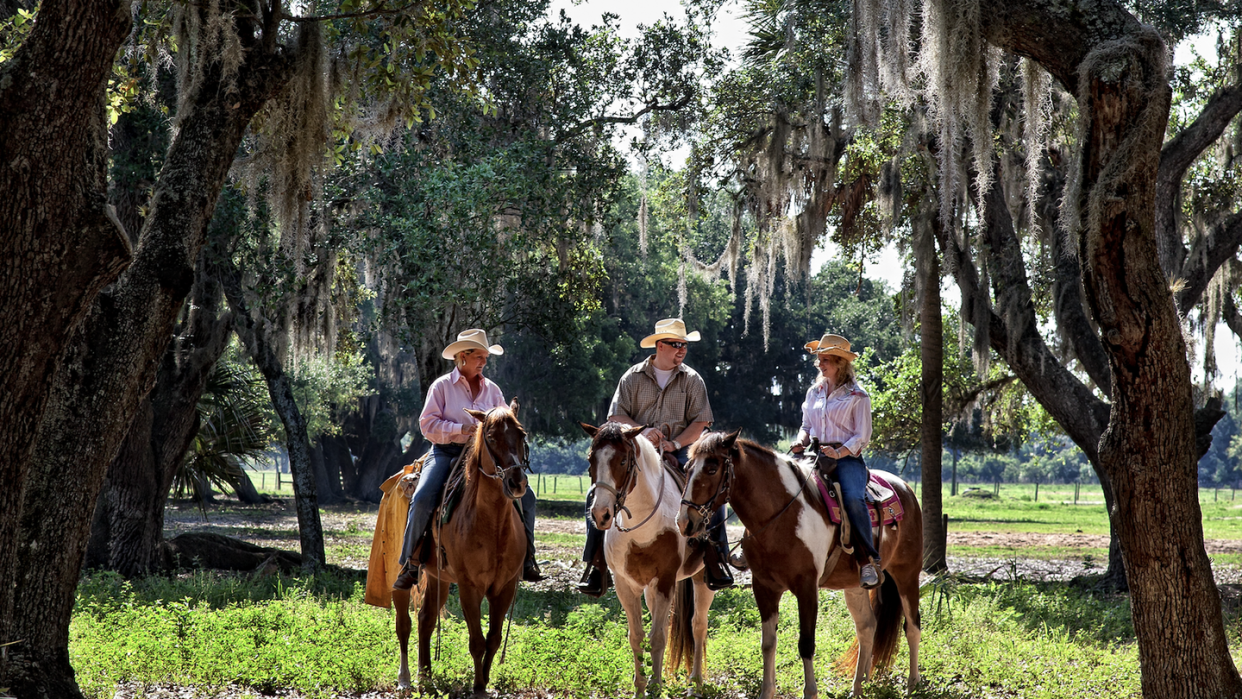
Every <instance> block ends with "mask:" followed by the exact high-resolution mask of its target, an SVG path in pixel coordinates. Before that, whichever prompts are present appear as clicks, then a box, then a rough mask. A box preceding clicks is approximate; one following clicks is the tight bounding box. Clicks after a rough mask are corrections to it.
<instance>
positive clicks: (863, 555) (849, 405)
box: [793, 335, 880, 589]
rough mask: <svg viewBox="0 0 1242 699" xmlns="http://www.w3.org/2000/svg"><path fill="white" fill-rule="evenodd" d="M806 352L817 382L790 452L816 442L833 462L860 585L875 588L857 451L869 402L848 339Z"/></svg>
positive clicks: (827, 339)
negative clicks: (858, 564)
mask: <svg viewBox="0 0 1242 699" xmlns="http://www.w3.org/2000/svg"><path fill="white" fill-rule="evenodd" d="M806 349H807V351H809V352H810V353H811V354H814V355H815V356H816V357H817V363H818V366H819V374H820V377H819V380H818V381H816V382H815V384H814V385H813V386H811V388H810V389H809V390H807V392H806V402H804V403H803V404H802V429H800V430H799V431H798V439H797V440H796V441H795V444H794V446H793V451H794V452H795V453H799V454H800V453H802V451H803V449H805V448H806V446H807V445H808V444H810V442H811V439H812V438H818V439H819V443H820V445H821V447H820V449H821V450H822V452H823V454H824V455H825V456H829V457H832V458H834V459H836V460H837V471H836V478H837V480H838V481H839V482H840V483H841V495H842V498H843V499H844V500H845V502H844V503H842V504H843V506H844V510H845V513H846V515H847V516H848V517H849V518H850V524H851V525H852V527H853V531H854V532H855V535H854V544H855V547H856V548H857V549H858V551H857V552H856V555H858V556H859V560H860V562H861V563H862V564H863V565H862V569H861V571H860V572H859V584H860V585H861V586H862V587H863V588H866V589H871V588H873V587H875V586H877V585H879V584H880V574H879V571H880V552H879V551H877V550H876V548H875V543H874V541H873V540H872V537H871V515H870V513H868V512H867V501H866V490H867V466H866V464H864V463H863V460H862V458H861V457H862V451H863V449H864V448H866V446H867V443H868V442H870V441H871V398H870V396H868V395H867V392H866V391H864V390H863V389H862V388H861V387H860V386H859V385H858V382H857V380H856V379H855V377H854V360H855V359H857V358H858V355H857V354H856V353H854V352H851V351H850V341H849V340H847V339H845V338H844V337H841V336H840V335H824V336H823V337H822V338H820V339H819V340H815V341H812V342H808V343H807V344H806Z"/></svg>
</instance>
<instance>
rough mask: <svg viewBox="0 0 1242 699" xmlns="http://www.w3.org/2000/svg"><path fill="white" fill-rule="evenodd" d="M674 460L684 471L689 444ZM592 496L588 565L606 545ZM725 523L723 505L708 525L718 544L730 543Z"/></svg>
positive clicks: (586, 553)
mask: <svg viewBox="0 0 1242 699" xmlns="http://www.w3.org/2000/svg"><path fill="white" fill-rule="evenodd" d="M661 458H663V457H661ZM673 458H675V459H677V463H678V465H680V466H681V467H682V468H683V469H684V468H685V467H686V463H687V462H689V461H690V445H689V444H687V445H686V446H684V447H682V448H681V449H678V450H677V451H675V452H673ZM592 495H593V494H592ZM592 495H587V500H586V525H587V536H586V546H584V547H583V549H582V560H584V561H586V562H587V563H590V562H591V561H593V560H595V554H596V553H598V552H599V548H600V547H601V546H603V545H604V532H602V531H600V530H598V529H596V528H595V522H594V521H593V520H592V519H591V497H592ZM724 521H725V505H721V506H720V509H718V510H716V513H715V514H713V515H712V519H711V522H709V523H708V526H711V527H715V529H712V530H711V537H712V541H715V542H717V543H727V542H728V540H729V539H728V536H729V534H728V532H727V531H725V528H724V525H723V524H722V523H723V522H724Z"/></svg>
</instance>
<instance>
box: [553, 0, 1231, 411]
mask: <svg viewBox="0 0 1242 699" xmlns="http://www.w3.org/2000/svg"><path fill="white" fill-rule="evenodd" d="M561 10H564V11H565V13H566V14H567V15H569V17H570V19H572V20H573V21H575V22H577V23H578V24H581V25H583V26H587V27H589V26H591V25H593V24H599V23H600V17H601V15H603V14H604V13H605V12H610V13H612V14H615V15H617V16H618V17H619V18H620V19H619V25H620V31H621V34H622V36H625V37H631V38H632V37H636V36H638V25H639V24H651V23H653V22H656V21H658V20H659V19H661V18H662V17H663V16H664V15H665V14H668V15H669V16H671V17H672V18H673V19H674V20H676V21H678V22H680V21H682V20H684V19H685V13H684V12H683V11H682V8H681V5H680V4H679V3H676V2H671V1H669V0H663V1H661V0H553V3H552V9H551V11H552V13H553V14H554V15H555V14H556V13H559V12H560V11H561ZM739 12H740V3H739V1H738V0H729V2H726V3H725V4H724V6H722V7H721V9H720V12H719V14H718V15H717V17H716V20H715V22H714V23H713V25H712V43H713V44H714V45H715V46H720V47H724V48H727V49H729V52H730V54H732V55H733V56H734V57H735V58H736V56H738V55H740V53H741V50H742V47H743V46H744V45H745V44H746V42H747V40H748V36H747V26H746V22H745V21H744V20H743V19H742V18H741V17H739V16H738V15H739ZM1216 34H1217V31H1216V30H1215V29H1213V30H1210V31H1208V32H1205V33H1204V34H1202V35H1200V36H1197V37H1194V38H1192V39H1190V40H1188V41H1185V42H1183V43H1182V44H1180V45H1179V46H1178V47H1177V49H1176V50H1175V52H1174V62H1175V63H1177V64H1185V63H1188V62H1189V61H1190V60H1191V57H1192V56H1191V47H1192V46H1193V47H1194V49H1195V50H1197V51H1198V52H1199V54H1200V55H1201V56H1203V57H1204V58H1206V59H1207V60H1208V61H1214V60H1215V58H1216ZM685 157H686V153H684V152H681V153H676V152H675V153H672V154H670V155H669V156H668V157H666V159H665V162H667V163H670V164H673V165H674V166H675V165H676V164H677V163H679V162H681V161H684V159H685ZM839 254H840V251H839V250H838V249H837V248H836V246H835V245H833V244H832V243H831V242H828V243H826V244H825V245H823V246H821V247H820V248H819V249H817V250H816V251H815V254H814V255H813V256H812V258H811V264H812V266H813V267H815V268H818V267H819V266H820V265H822V264H823V263H824V262H825V261H827V260H829V259H832V258H834V257H837V256H838V255H839ZM866 274H867V276H868V277H870V278H872V279H882V280H884V281H885V282H886V283H887V284H888V286H889V288H890V289H891V290H894V291H895V290H897V289H899V288H900V287H901V281H902V276H903V275H904V270H903V268H902V263H901V259H900V257H898V255H897V251H896V249H895V248H894V247H893V246H889V247H887V248H885V249H884V250H883V251H882V252H881V253H880V255H879V256H878V258H877V259H875V260H870V261H869V262H868V269H867V272H866ZM941 295H942V299H943V300H944V303H945V305H948V306H957V305H959V304H960V301H959V299H960V296H959V294H958V291H957V285H956V284H953V283H950V282H949V281H948V280H947V279H946V280H945V281H944V283H943V284H942V285H941ZM1216 361H1217V364H1218V365H1219V366H1220V369H1221V371H1220V378H1219V379H1218V385H1220V386H1222V387H1225V388H1226V389H1228V388H1231V387H1232V386H1233V385H1234V377H1235V376H1242V349H1240V348H1239V342H1238V340H1237V338H1236V337H1234V335H1233V333H1232V332H1231V331H1230V330H1229V329H1228V328H1227V327H1226V326H1225V325H1224V323H1221V324H1220V326H1219V327H1218V328H1217V331H1216ZM1192 369H1193V371H1194V375H1195V377H1196V378H1197V379H1199V380H1201V379H1202V375H1203V348H1202V342H1200V344H1199V346H1198V347H1196V348H1195V365H1194V367H1193V368H1192Z"/></svg>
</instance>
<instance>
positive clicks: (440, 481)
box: [393, 329, 543, 590]
mask: <svg viewBox="0 0 1242 699" xmlns="http://www.w3.org/2000/svg"><path fill="white" fill-rule="evenodd" d="M504 353H505V350H504V348H503V347H501V346H500V345H490V346H489V345H488V344H487V333H485V332H484V331H482V330H478V329H472V330H467V331H465V332H462V333H461V334H459V335H458V336H457V342H454V343H452V344H450V345H449V346H448V347H445V348H444V351H443V352H442V353H441V356H443V357H444V358H445V359H451V360H453V361H454V362H455V363H456V365H457V366H456V368H454V369H453V370H452V371H451V372H449V373H447V374H445V375H444V376H441V377H440V378H438V379H436V380H435V381H434V382H433V383H432V384H431V388H429V389H428V390H427V400H426V402H424V403H423V412H422V415H421V416H419V418H418V427H419V429H420V430H421V431H422V433H423V436H424V437H426V438H427V441H429V442H431V453H430V454H428V456H427V460H426V461H425V462H424V464H423V470H422V473H421V475H420V476H419V479H418V487H417V488H416V489H415V491H414V497H412V498H410V512H409V516H408V517H407V518H406V523H405V540H404V541H403V543H402V546H401V560H402V561H403V566H402V568H401V573H400V574H399V575H398V576H397V580H396V582H394V583H393V587H394V588H397V589H399V590H408V589H410V588H411V587H413V586H414V584H415V583H417V582H418V564H417V563H416V562H412V561H411V560H410V557H411V555H412V554H413V552H414V548H415V547H416V546H418V542H419V540H421V539H422V538H423V533H424V532H425V531H426V529H427V523H428V522H429V521H430V520H431V514H432V512H434V511H435V508H436V505H437V504H439V501H440V493H441V492H442V491H443V490H444V484H445V482H446V481H447V480H448V477H449V474H450V472H451V471H452V464H453V460H454V459H456V458H457V457H458V456H460V455H461V452H462V450H463V449H464V448H465V445H466V442H468V441H470V439H471V438H472V437H473V436H474V433H475V430H477V429H478V426H479V421H478V420H476V419H474V418H473V417H472V416H471V415H470V414H469V413H467V412H466V410H467V409H469V410H482V411H484V412H486V411H488V410H491V409H492V408H498V407H501V406H503V405H505V396H504V394H503V393H501V391H500V387H499V386H497V385H496V384H495V383H494V382H493V381H491V380H490V379H488V378H487V377H485V376H483V367H485V366H487V357H488V355H492V354H504ZM522 516H523V518H524V520H525V522H524V523H525V525H526V564H525V566H524V567H523V569H522V579H523V580H526V581H529V582H536V581H539V580H542V579H543V576H542V575H541V574H540V572H539V565H538V564H537V563H536V562H535V491H534V490H533V489H531V488H527V489H526V494H525V495H523V496H522Z"/></svg>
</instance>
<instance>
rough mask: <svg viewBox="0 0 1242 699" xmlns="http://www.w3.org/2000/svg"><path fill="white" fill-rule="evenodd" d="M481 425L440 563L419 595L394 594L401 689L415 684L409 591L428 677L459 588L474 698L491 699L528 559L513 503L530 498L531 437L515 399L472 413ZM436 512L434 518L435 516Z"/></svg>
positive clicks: (431, 561) (432, 560) (466, 455)
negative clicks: (443, 619)
mask: <svg viewBox="0 0 1242 699" xmlns="http://www.w3.org/2000/svg"><path fill="white" fill-rule="evenodd" d="M466 412H467V413H469V414H470V415H472V416H473V417H475V418H476V419H478V421H479V423H480V424H479V429H478V430H476V431H475V434H474V440H473V441H472V442H471V443H470V444H468V445H467V447H466V450H465V451H464V452H463V453H462V457H461V458H462V463H463V464H464V470H465V478H466V482H465V485H464V486H463V487H464V488H465V492H464V493H463V494H462V498H461V503H460V504H459V505H458V506H457V509H456V510H455V511H454V512H453V516H452V519H450V520H449V521H448V524H445V525H444V526H443V527H442V528H441V529H440V531H439V535H438V540H437V541H436V544H437V545H438V546H439V547H442V548H443V550H444V555H443V557H441V556H439V555H435V552H433V553H432V555H431V556H430V557H429V558H428V560H427V563H426V566H425V568H424V573H425V574H424V576H423V578H422V581H421V583H420V584H419V585H418V586H416V587H415V588H414V590H397V589H394V590H393V591H392V600H393V603H394V604H395V606H396V608H397V640H398V642H399V644H400V646H401V673H400V675H399V676H398V683H399V685H400V687H401V688H402V689H407V688H409V686H410V668H409V640H410V613H409V609H410V599H411V593H413V596H414V598H415V599H416V601H417V602H418V603H419V605H420V606H419V610H418V668H419V675H420V676H421V677H423V678H426V677H427V676H428V675H429V674H430V672H431V633H432V631H434V630H435V627H436V620H437V618H438V617H439V615H440V610H441V609H443V607H444V603H445V602H447V601H448V593H449V584H450V583H457V593H458V596H459V597H460V599H461V610H462V616H464V617H465V619H466V628H467V630H468V631H469V634H470V655H471V656H472V657H473V658H474V693H475V695H476V696H486V691H487V681H488V677H489V676H490V675H491V670H492V660H493V659H495V657H496V651H497V649H499V648H500V641H501V638H502V632H503V629H504V624H503V621H504V618H505V614H506V613H507V612H508V611H509V605H511V604H512V603H513V598H514V596H515V595H516V593H517V586H518V580H519V579H520V578H521V576H522V561H523V559H524V558H525V556H526V533H525V530H524V529H523V528H522V519H521V516H520V515H519V514H518V512H517V509H516V508H514V506H513V501H514V500H517V499H518V498H520V497H522V495H524V494H525V493H526V485H527V484H526V474H525V472H524V471H523V469H524V467H525V466H526V465H527V464H526V431H525V430H523V429H522V425H521V424H520V423H519V422H518V421H517V417H516V416H515V413H516V412H517V401H516V400H514V401H513V403H511V404H510V405H509V407H507V408H506V407H499V408H492V409H491V410H489V411H487V412H486V413H484V412H481V411H478V410H467V411H466ZM438 514H439V513H438V512H437V516H438ZM485 597H486V598H487V604H488V625H487V636H486V638H485V637H484V636H483V629H482V624H481V621H482V611H481V610H482V603H483V598H485Z"/></svg>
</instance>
